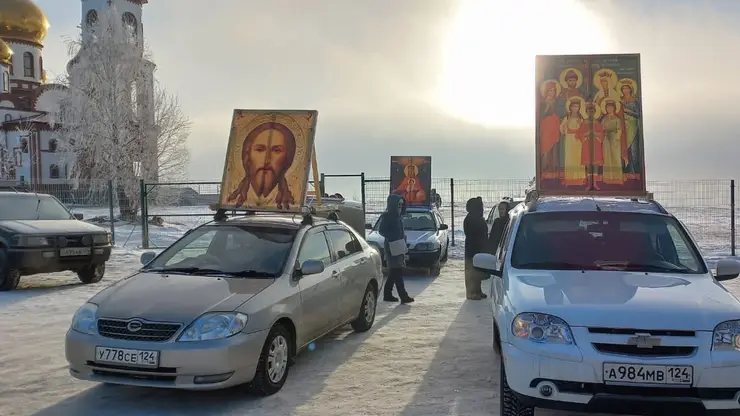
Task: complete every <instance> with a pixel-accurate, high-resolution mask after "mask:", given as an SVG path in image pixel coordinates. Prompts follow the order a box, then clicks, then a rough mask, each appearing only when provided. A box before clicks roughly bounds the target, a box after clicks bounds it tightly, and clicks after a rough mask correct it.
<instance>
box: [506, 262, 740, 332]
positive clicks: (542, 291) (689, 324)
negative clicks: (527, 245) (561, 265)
mask: <svg viewBox="0 0 740 416" xmlns="http://www.w3.org/2000/svg"><path fill="white" fill-rule="evenodd" d="M510 283H511V285H510V293H509V296H510V297H511V300H512V304H513V305H516V309H517V310H516V313H521V312H542V313H548V314H552V315H555V316H558V317H560V318H562V319H564V320H565V321H566V322H567V323H568V324H570V325H571V326H584V327H609V328H639V329H686V330H705V331H712V330H714V327H715V326H716V325H717V324H719V323H720V322H723V321H726V320H730V319H738V318H740V302H738V300H737V299H736V298H735V297H734V296H733V295H732V294H730V293H729V292H728V291H727V290H726V289H725V288H724V287H723V286H722V285H720V284H719V283H717V282H716V281H714V280H713V279H712V278H711V277H709V276H707V275H683V276H682V277H677V275H669V274H646V273H637V272H619V271H593V272H592V271H586V272H581V271H557V272H552V271H547V272H544V271H543V272H536V271H527V272H526V273H521V274H519V275H518V276H513V278H512V279H511V281H510Z"/></svg>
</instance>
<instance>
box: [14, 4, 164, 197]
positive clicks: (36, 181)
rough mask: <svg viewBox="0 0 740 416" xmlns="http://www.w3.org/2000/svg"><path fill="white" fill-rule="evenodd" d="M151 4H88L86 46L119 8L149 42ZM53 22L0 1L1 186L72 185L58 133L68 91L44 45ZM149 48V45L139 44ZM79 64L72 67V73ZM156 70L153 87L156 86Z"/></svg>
mask: <svg viewBox="0 0 740 416" xmlns="http://www.w3.org/2000/svg"><path fill="white" fill-rule="evenodd" d="M146 3H147V0H82V1H81V6H82V7H81V12H82V13H81V25H80V27H81V29H82V39H83V41H84V40H85V39H87V38H89V37H90V32H91V31H92V27H91V26H92V24H93V23H94V22H95V21H96V20H97V16H98V15H102V14H103V13H105V12H107V9H109V8H115V10H116V11H117V13H120V14H121V19H122V23H123V24H124V26H125V27H126V28H127V30H128V31H129V32H130V33H131V35H132V36H135V37H137V40H143V25H142V23H141V16H142V6H143V5H144V4H146ZM48 29H49V21H48V19H47V17H46V15H45V14H44V12H43V11H42V10H41V9H40V8H39V7H38V6H37V5H36V4H34V2H33V1H32V0H2V1H0V74H1V75H2V76H1V77H0V182H23V183H25V184H28V185H30V186H31V187H32V188H36V189H43V188H45V186H44V185H71V181H70V180H69V179H68V177H69V169H68V167H67V163H65V162H67V161H70V160H71V159H70V157H72V156H68V155H65V154H63V153H62V152H61V151H60V146H59V143H57V141H56V139H55V138H54V137H53V136H54V135H53V132H54V129H55V128H56V127H58V126H59V124H58V123H59V121H60V117H59V115H60V102H61V100H62V99H63V98H64V94H66V91H67V90H66V87H64V86H63V85H58V84H54V83H49V82H48V80H47V74H46V70H45V69H44V58H43V50H44V39H45V38H46V35H47V31H48ZM138 43H143V42H138ZM73 67H74V64H73V62H70V64H69V65H68V66H67V69H68V70H69V71H70V72H72V71H73V70H74V68H73ZM153 71H154V68H153V65H152V83H153Z"/></svg>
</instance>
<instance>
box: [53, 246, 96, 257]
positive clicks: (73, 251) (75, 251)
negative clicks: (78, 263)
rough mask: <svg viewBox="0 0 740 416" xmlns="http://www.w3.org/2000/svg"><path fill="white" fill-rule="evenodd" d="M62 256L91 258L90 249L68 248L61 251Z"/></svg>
mask: <svg viewBox="0 0 740 416" xmlns="http://www.w3.org/2000/svg"><path fill="white" fill-rule="evenodd" d="M59 255H60V256H64V257H67V256H89V255H90V247H66V248H61V249H59Z"/></svg>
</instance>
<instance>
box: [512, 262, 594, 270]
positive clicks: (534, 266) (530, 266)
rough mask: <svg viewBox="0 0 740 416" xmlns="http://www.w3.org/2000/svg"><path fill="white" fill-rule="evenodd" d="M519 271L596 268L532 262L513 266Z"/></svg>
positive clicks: (564, 263) (582, 265) (563, 263)
mask: <svg viewBox="0 0 740 416" xmlns="http://www.w3.org/2000/svg"><path fill="white" fill-rule="evenodd" d="M512 266H514V267H515V268H517V269H541V270H547V269H554V270H595V269H598V268H597V267H595V266H587V265H584V264H576V263H568V262H565V261H531V262H527V263H519V264H514V265H512Z"/></svg>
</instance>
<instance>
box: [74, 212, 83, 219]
mask: <svg viewBox="0 0 740 416" xmlns="http://www.w3.org/2000/svg"><path fill="white" fill-rule="evenodd" d="M72 216H73V217H75V219H76V220H82V219H83V218H85V216H84V215H82V214H80V213H79V212H75V213H74V214H72Z"/></svg>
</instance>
